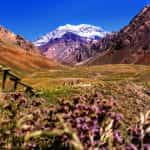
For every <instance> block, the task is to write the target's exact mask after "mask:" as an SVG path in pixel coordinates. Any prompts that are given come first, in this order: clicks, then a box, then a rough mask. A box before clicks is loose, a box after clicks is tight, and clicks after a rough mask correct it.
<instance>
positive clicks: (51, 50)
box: [34, 24, 108, 65]
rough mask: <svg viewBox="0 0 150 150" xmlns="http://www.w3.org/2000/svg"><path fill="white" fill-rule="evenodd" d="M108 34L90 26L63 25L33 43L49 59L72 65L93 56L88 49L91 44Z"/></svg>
mask: <svg viewBox="0 0 150 150" xmlns="http://www.w3.org/2000/svg"><path fill="white" fill-rule="evenodd" d="M107 33H108V32H106V31H104V30H103V29H101V28H99V27H95V26H91V25H86V24H81V25H69V24H67V25H65V26H60V27H58V28H57V29H56V30H54V31H52V32H50V33H48V34H46V35H45V36H43V37H41V38H40V39H39V40H37V41H35V42H34V44H35V46H38V47H39V48H40V49H41V52H42V53H43V54H44V55H45V56H47V57H48V58H50V59H54V60H57V61H58V62H60V63H63V64H69V65H74V64H76V63H78V62H81V61H84V60H86V59H88V58H89V57H91V56H93V54H95V51H92V50H91V49H89V46H90V45H91V44H92V43H95V42H97V41H98V40H99V39H101V38H103V37H105V36H106V34H107Z"/></svg>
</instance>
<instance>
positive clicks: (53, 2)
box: [0, 0, 150, 40]
mask: <svg viewBox="0 0 150 150" xmlns="http://www.w3.org/2000/svg"><path fill="white" fill-rule="evenodd" d="M149 2H150V0H0V24H1V25H3V26H5V27H7V28H9V29H10V30H12V31H13V32H15V33H17V34H21V35H22V36H24V37H25V38H27V39H29V40H34V39H36V38H37V37H39V36H41V35H43V34H45V33H47V32H50V31H51V30H53V29H55V28H56V27H58V26H60V25H64V24H81V23H84V24H92V25H96V26H100V27H102V28H104V29H106V30H108V31H116V30H119V29H120V28H121V27H123V26H124V25H126V24H128V22H129V21H130V20H131V18H132V17H133V16H135V15H136V14H137V13H138V12H139V11H140V10H141V9H142V8H143V7H144V6H145V5H146V4H148V3H149Z"/></svg>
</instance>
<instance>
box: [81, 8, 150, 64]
mask: <svg viewBox="0 0 150 150" xmlns="http://www.w3.org/2000/svg"><path fill="white" fill-rule="evenodd" d="M104 41H105V43H107V44H106V45H105V47H104V45H103V43H102V42H101V41H100V42H99V44H98V47H97V51H99V52H100V53H97V54H96V55H95V56H94V57H92V58H90V59H89V60H88V61H86V62H83V63H82V65H83V64H88V65H98V64H116V63H128V64H150V6H146V7H144V9H143V10H142V11H141V12H140V13H139V14H138V15H136V16H135V17H134V18H133V19H132V20H131V22H130V23H129V25H127V26H126V27H124V28H123V29H121V30H120V31H119V32H118V33H115V34H113V35H112V36H111V38H109V39H107V38H104V39H103V42H104ZM101 49H103V51H101Z"/></svg>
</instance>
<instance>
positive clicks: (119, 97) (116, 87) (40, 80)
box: [7, 64, 150, 121]
mask: <svg viewBox="0 0 150 150" xmlns="http://www.w3.org/2000/svg"><path fill="white" fill-rule="evenodd" d="M20 76H21V77H22V81H23V82H24V83H26V84H28V85H30V86H32V87H33V88H34V89H35V90H36V91H40V94H41V97H44V98H46V99H47V101H48V102H49V103H54V104H56V103H57V101H58V100H59V99H60V98H68V99H69V98H70V97H72V96H75V95H85V94H90V93H92V92H93V93H94V92H95V91H96V92H98V93H101V94H102V96H103V97H104V98H107V99H108V98H110V99H111V98H113V99H115V100H116V101H117V103H118V107H116V109H119V111H121V112H123V113H124V114H125V115H126V116H127V118H128V120H133V121H134V115H135V116H136V115H137V114H138V113H139V111H146V110H147V109H149V108H150V67H149V66H143V65H123V64H122V65H103V66H91V67H72V68H71V67H64V68H56V69H53V70H52V69H51V70H47V71H40V70H39V71H35V72H33V73H32V74H31V73H29V74H27V75H24V74H20ZM11 86H12V85H11V84H10V81H9V82H8V83H7V87H8V89H9V91H10V90H11ZM20 89H21V88H20V87H18V91H19V90H20ZM21 90H22V89H21Z"/></svg>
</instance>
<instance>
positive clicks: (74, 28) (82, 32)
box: [34, 24, 108, 46]
mask: <svg viewBox="0 0 150 150" xmlns="http://www.w3.org/2000/svg"><path fill="white" fill-rule="evenodd" d="M68 32H69V33H73V34H76V35H78V36H81V37H84V38H87V39H91V40H94V39H97V37H99V38H103V37H104V36H106V34H107V33H108V32H106V31H104V30H103V29H102V28H100V27H96V26H93V25H88V24H79V25H71V24H66V25H64V26H59V27H58V28H57V29H56V30H54V31H52V32H50V33H48V34H46V35H45V36H42V37H41V38H39V39H38V40H37V41H35V42H34V44H35V45H36V46H43V45H45V44H47V43H48V42H49V41H51V40H54V39H57V38H61V37H63V35H64V34H66V33H68Z"/></svg>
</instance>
